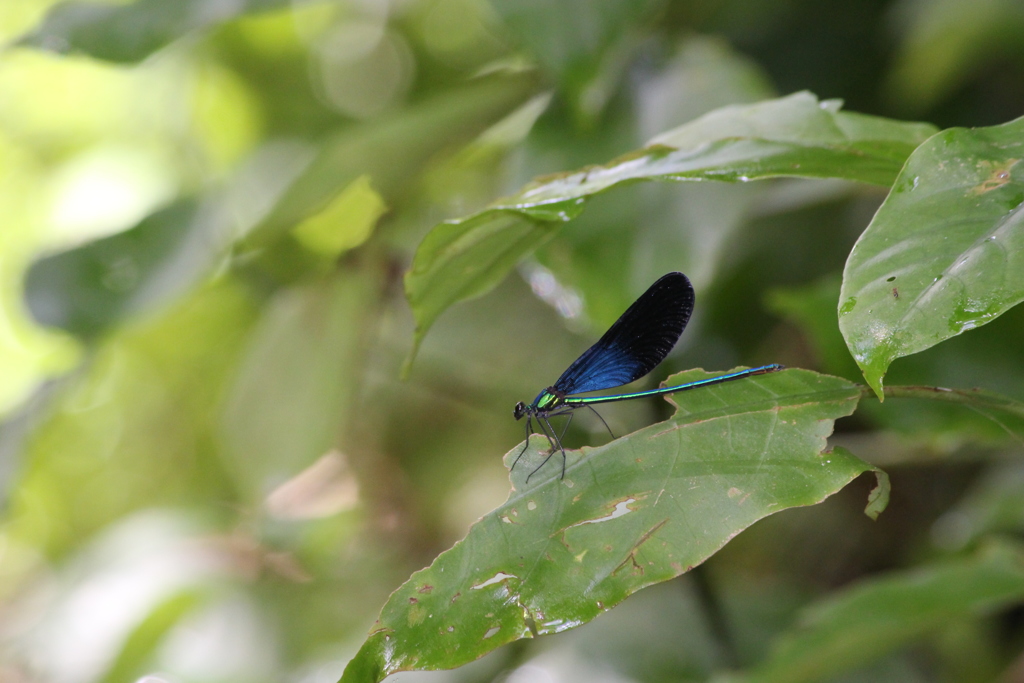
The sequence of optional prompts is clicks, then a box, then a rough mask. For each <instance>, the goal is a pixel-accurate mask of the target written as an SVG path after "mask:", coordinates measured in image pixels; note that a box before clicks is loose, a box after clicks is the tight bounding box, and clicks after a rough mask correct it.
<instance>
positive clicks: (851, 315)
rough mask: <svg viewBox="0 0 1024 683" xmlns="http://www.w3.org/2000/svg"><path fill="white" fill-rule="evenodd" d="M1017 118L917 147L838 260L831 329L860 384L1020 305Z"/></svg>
mask: <svg viewBox="0 0 1024 683" xmlns="http://www.w3.org/2000/svg"><path fill="white" fill-rule="evenodd" d="M1022 158H1024V118H1021V119H1017V120H1015V121H1012V122H1010V123H1006V124H1003V125H1000V126H992V127H991V128H975V129H964V128H952V129H950V130H946V131H943V132H941V133H939V134H938V135H936V136H934V137H933V138H931V139H930V140H929V141H928V142H926V143H925V144H923V145H921V147H920V148H918V149H917V150H916V151H915V152H914V154H913V155H911V157H910V159H909V160H908V161H907V166H906V168H905V169H904V170H903V172H902V173H901V174H900V178H899V180H898V181H897V182H896V185H895V186H894V187H893V189H892V191H891V192H890V193H889V196H888V197H887V198H886V200H885V202H884V203H883V204H882V206H881V208H879V210H878V213H876V214H875V217H874V219H872V221H871V224H870V225H868V227H867V229H866V230H865V231H864V233H863V234H862V235H861V236H860V239H858V240H857V243H856V244H855V245H854V247H853V251H852V252H851V253H850V258H849V260H847V262H846V270H845V272H844V275H843V287H842V292H841V294H840V302H841V303H840V307H839V327H840V329H841V330H842V332H843V336H844V337H845V338H846V344H847V346H849V348H850V351H851V353H852V354H853V357H854V359H855V360H856V361H857V364H858V365H859V366H860V369H861V371H862V372H863V373H864V377H865V378H866V379H867V381H868V384H870V385H871V387H872V388H873V389H874V390H875V392H876V393H878V394H879V395H881V392H882V378H883V377H884V376H885V373H886V371H887V369H888V367H889V364H890V363H892V361H893V360H895V359H897V358H901V357H903V356H908V355H910V354H913V353H917V352H919V351H923V350H924V349H927V348H929V347H931V346H934V345H935V344H938V343H939V342H941V341H944V340H946V339H949V338H950V337H953V336H955V335H958V334H960V333H961V332H964V331H966V330H970V329H972V328H975V327H978V326H979V325H984V324H985V323H987V322H990V321H991V320H993V319H994V318H996V317H998V316H999V315H1001V314H1002V313H1004V312H1005V311H1006V310H1007V309H1009V308H1010V307H1012V306H1015V305H1017V304H1018V303H1020V302H1021V301H1022V300H1024V164H1019V161H1020V160H1021V159H1022Z"/></svg>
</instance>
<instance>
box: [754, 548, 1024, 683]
mask: <svg viewBox="0 0 1024 683" xmlns="http://www.w3.org/2000/svg"><path fill="white" fill-rule="evenodd" d="M1021 599H1024V552H1022V551H1021V549H1020V548H1019V547H1017V546H1016V545H1011V544H993V545H992V546H990V547H987V548H984V549H983V550H982V551H980V552H978V553H976V554H975V555H974V556H973V557H967V558H961V559H956V560H949V561H947V562H943V563H938V564H935V565H934V566H931V567H929V568H928V569H920V570H916V571H908V572H902V573H894V574H893V575H891V576H888V577H886V578H884V579H877V580H868V581H865V582H863V583H862V584H861V585H859V586H854V587H851V588H849V589H847V590H846V591H844V592H843V593H841V594H839V595H836V596H834V597H832V598H830V599H829V600H827V601H823V602H822V603H820V604H817V605H812V606H810V607H809V608H808V609H807V610H806V611H805V613H804V615H803V619H802V620H801V624H800V625H799V627H798V628H797V629H796V630H795V631H794V632H792V633H790V634H788V635H787V636H784V637H783V638H782V639H781V640H780V642H779V644H778V646H777V648H776V649H775V651H774V652H773V653H772V656H771V657H769V658H768V660H767V661H766V662H765V663H764V664H763V665H762V666H760V667H758V668H757V669H755V670H754V671H752V672H750V674H749V675H748V676H746V677H744V678H741V679H739V680H744V681H750V683H753V682H754V681H757V682H758V683H769V682H773V681H778V682H780V683H781V682H783V681H785V683H803V682H804V681H820V680H827V679H828V678H829V677H831V676H834V675H836V674H838V673H839V672H842V671H847V670H849V669H852V668H857V667H861V666H864V665H866V664H869V663H870V662H871V661H872V660H874V659H877V658H880V657H882V656H884V655H885V654H887V653H889V652H891V651H892V650H894V649H896V648H898V647H899V646H900V645H902V644H904V643H906V642H908V641H912V640H917V639H919V638H920V637H921V635H922V634H925V633H929V632H931V633H934V632H936V631H937V630H939V629H941V628H942V627H943V626H945V625H948V624H950V623H954V622H955V621H956V620H958V619H961V618H962V617H964V616H966V615H973V614H978V613H979V612H981V613H984V612H993V611H996V610H998V609H999V608H1000V607H1003V606H1008V605H1014V604H1016V603H1018V602H1019V601H1020V600H1021Z"/></svg>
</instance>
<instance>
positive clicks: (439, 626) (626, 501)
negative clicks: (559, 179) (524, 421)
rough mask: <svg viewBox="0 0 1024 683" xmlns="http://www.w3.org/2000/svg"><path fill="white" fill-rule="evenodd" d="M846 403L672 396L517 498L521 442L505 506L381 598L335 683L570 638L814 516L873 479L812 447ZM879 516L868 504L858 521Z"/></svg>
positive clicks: (822, 391) (826, 396)
mask: <svg viewBox="0 0 1024 683" xmlns="http://www.w3.org/2000/svg"><path fill="white" fill-rule="evenodd" d="M707 376H709V373H705V372H703V371H701V370H691V371H688V372H685V373H681V374H679V375H676V376H675V377H673V378H672V379H671V380H670V381H671V383H679V382H689V381H693V380H697V379H701V378H703V377H707ZM859 397H860V389H859V388H858V387H857V386H856V385H854V384H851V383H850V382H847V381H846V380H843V379H840V378H837V377H829V376H827V375H819V374H817V373H814V372H810V371H807V370H786V371H783V372H779V373H774V374H771V375H764V376H760V377H755V378H751V379H748V380H743V381H737V382H730V383H727V384H721V385H716V386H711V387H705V388H702V389H698V390H695V391H688V392H684V393H681V394H676V395H675V396H672V397H670V398H669V400H670V401H671V402H673V403H675V404H676V405H677V406H678V410H677V412H676V414H675V416H674V417H672V418H671V419H669V420H667V421H665V422H661V423H658V424H654V425H651V426H649V427H647V428H645V429H641V430H640V431H637V432H635V433H633V434H630V435H628V436H626V437H623V438H621V439H617V440H615V441H612V442H611V443H609V444H607V445H605V446H601V447H598V448H583V449H581V450H579V451H569V453H568V462H567V466H566V472H565V478H564V479H561V478H560V474H561V463H560V462H559V458H560V455H559V454H556V455H555V456H554V457H552V458H551V460H550V461H549V462H548V463H547V464H546V465H545V466H544V467H542V468H541V469H540V470H539V471H538V472H537V474H536V475H534V476H532V477H531V479H530V483H529V484H527V482H526V477H527V475H528V474H529V473H530V472H531V471H532V469H533V468H535V467H537V465H538V464H539V463H540V462H541V460H542V459H543V458H544V456H545V454H546V447H547V441H546V440H545V439H544V438H543V437H541V436H539V435H535V436H534V437H533V438H532V440H531V442H530V447H529V448H528V450H527V451H526V454H525V455H524V456H523V461H522V462H521V463H520V466H519V467H517V468H516V469H515V470H513V471H512V474H511V480H512V486H513V488H512V492H511V494H510V495H509V498H508V500H507V501H506V502H505V504H504V505H502V506H501V507H499V508H498V509H496V510H494V511H493V512H491V513H490V514H488V515H486V516H485V517H483V518H482V519H481V520H480V521H479V522H477V523H476V524H475V525H474V526H473V527H472V528H471V529H470V531H469V534H468V535H467V536H466V538H465V539H463V540H462V541H460V542H459V543H457V544H456V545H455V547H453V548H452V549H451V550H448V551H447V552H445V553H442V554H441V555H440V556H439V557H438V558H437V559H436V560H435V561H434V563H433V564H432V565H431V566H430V567H428V568H426V569H424V570H422V571H420V572H417V573H416V574H414V575H413V576H412V577H411V578H410V579H409V580H408V581H407V582H406V583H405V584H404V585H403V586H402V587H401V588H399V589H398V590H397V591H395V593H394V594H393V595H392V596H391V598H390V600H389V601H388V603H387V604H386V605H385V606H384V609H383V610H382V612H381V615H380V618H379V619H378V620H377V623H376V624H375V625H374V627H373V629H372V631H371V633H370V636H369V638H368V639H367V641H366V642H365V643H364V644H363V646H362V649H361V650H360V651H359V653H358V654H357V655H356V657H355V658H354V659H353V660H352V661H351V662H350V664H349V665H348V667H347V668H346V670H345V674H344V676H343V678H342V680H343V681H346V682H355V681H380V680H382V679H383V678H384V677H385V676H387V675H389V674H391V673H394V672H397V671H408V670H436V669H449V668H454V667H457V666H460V665H462V664H465V663H467V662H470V661H473V660H475V659H477V658H479V657H481V656H483V655H484V654H486V653H488V652H490V651H492V650H494V649H495V648H497V647H499V646H500V645H504V644H505V643H509V642H512V641H515V640H519V639H520V638H529V637H533V636H537V635H544V634H550V633H558V632H561V631H565V630H567V629H570V628H573V627H575V626H579V625H581V624H584V623H586V622H588V621H590V620H591V619H593V618H594V617H596V616H597V615H599V614H600V613H601V612H604V611H606V610H609V609H611V608H612V607H614V606H615V605H617V604H618V603H620V602H621V601H622V600H624V599H625V598H626V597H628V596H629V595H631V594H632V593H635V592H636V591H638V590H640V589H641V588H643V587H645V586H649V585H651V584H654V583H658V582H661V581H667V580H669V579H672V578H674V577H676V576H678V575H680V574H682V573H684V572H686V571H688V570H690V569H691V568H693V567H694V566H695V565H698V564H700V563H701V562H703V561H704V560H706V559H707V558H708V557H710V556H711V555H712V554H714V553H715V552H716V551H718V550H719V549H720V548H722V547H723V546H724V545H725V544H726V543H728V542H729V540H730V539H732V538H733V537H734V536H735V535H736V534H738V533H739V532H740V531H742V530H743V529H746V528H747V527H748V526H750V525H751V524H753V523H754V522H756V521H757V520H759V519H761V518H763V517H766V516H767V515H770V514H772V513H774V512H778V511H780V510H784V509H786V508H789V507H796V506H803V505H813V504H815V503H818V502H821V501H822V500H824V499H825V498H827V497H828V496H830V495H831V494H833V493H835V492H836V491H838V490H839V489H841V488H842V487H843V486H845V485H846V484H847V483H848V482H850V481H851V480H852V479H854V478H856V477H857V476H858V475H860V474H862V473H864V472H866V471H868V470H871V469H872V468H871V466H870V465H868V464H867V463H864V462H863V461H861V460H859V459H857V458H856V457H854V456H853V455H851V454H849V453H847V452H845V451H841V450H839V449H837V450H836V451H829V450H828V449H827V444H826V440H827V438H828V436H829V435H830V434H831V433H832V428H833V422H834V420H835V419H836V418H839V417H843V416H845V415H849V414H850V413H852V412H853V410H854V409H855V408H856V406H857V402H858V399H859ZM519 450H520V448H519V447H516V448H513V449H512V450H511V451H509V453H508V454H506V456H505V464H506V466H509V465H510V464H511V463H512V460H513V459H514V458H515V457H516V455H517V453H518V451H519ZM523 465H525V466H523ZM880 484H881V482H880ZM878 507H879V505H878V497H876V500H875V503H874V505H873V507H872V510H871V511H870V512H872V513H873V514H877V512H878Z"/></svg>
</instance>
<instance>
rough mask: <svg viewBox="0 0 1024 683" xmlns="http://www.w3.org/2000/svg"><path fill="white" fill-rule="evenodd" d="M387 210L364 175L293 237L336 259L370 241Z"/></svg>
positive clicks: (307, 246)
mask: <svg viewBox="0 0 1024 683" xmlns="http://www.w3.org/2000/svg"><path fill="white" fill-rule="evenodd" d="M385 211H387V206H385V204H384V200H383V199H381V197H380V195H379V194H377V193H376V192H374V191H373V188H372V187H371V186H370V179H369V177H367V176H360V177H359V178H357V179H356V180H354V181H353V182H352V184H350V185H349V186H348V187H346V188H344V189H343V190H342V191H341V192H340V193H339V194H338V196H336V197H335V198H334V199H332V200H331V203H330V204H328V205H327V207H326V208H324V210H323V211H321V212H320V213H317V214H315V215H313V216H310V217H309V218H307V219H306V220H304V221H302V222H301V223H299V224H298V225H296V226H295V229H294V230H293V231H292V234H294V235H295V239H297V240H298V241H299V243H300V244H302V246H304V247H306V248H307V249H309V250H310V251H313V252H316V253H318V254H322V255H324V256H328V257H331V258H335V257H337V256H338V255H339V254H341V253H342V252H344V251H348V250H349V249H353V248H355V247H358V246H359V245H360V244H362V243H363V242H365V241H366V240H367V239H369V237H370V234H371V233H372V232H373V228H374V226H376V225H377V220H378V219H379V218H380V217H381V216H382V215H383V214H384V212H385Z"/></svg>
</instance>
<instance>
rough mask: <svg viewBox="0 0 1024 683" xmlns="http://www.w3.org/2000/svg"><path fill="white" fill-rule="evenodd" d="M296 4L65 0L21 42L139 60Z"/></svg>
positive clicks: (288, 0)
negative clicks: (213, 28) (201, 33)
mask: <svg viewBox="0 0 1024 683" xmlns="http://www.w3.org/2000/svg"><path fill="white" fill-rule="evenodd" d="M299 1H300V2H301V1H305V0H299ZM292 4H294V0H238V1H236V2H220V3H211V2H209V0H174V2H166V0H137V1H136V2H132V3H127V4H125V3H119V4H100V3H93V2H90V3H84V2H65V3H61V4H59V5H57V6H56V7H54V8H53V9H51V10H50V12H49V14H47V15H46V18H45V19H44V20H43V22H42V23H41V24H40V25H39V26H37V27H36V28H35V30H34V31H32V32H31V33H29V34H28V35H26V36H24V37H23V38H22V39H21V40H20V41H19V44H21V45H26V46H29V47H38V48H43V49H47V50H54V51H58V52H81V53H85V54H87V55H89V56H91V57H96V58H97V59H105V60H108V61H111V62H138V61H141V60H143V59H145V58H146V57H148V56H149V55H151V54H152V53H153V52H155V51H156V50H159V49H160V48H162V47H163V46H164V45H167V44H168V43H170V42H172V41H174V40H176V39H178V38H180V37H181V36H183V35H185V34H187V33H190V32H192V31H195V30H198V29H202V28H205V27H207V26H210V25H213V24H216V23H220V22H223V21H228V20H230V19H233V18H235V17H236V16H239V15H242V14H248V13H251V12H265V11H268V10H274V9H278V8H282V7H289V6H291V5H292Z"/></svg>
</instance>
